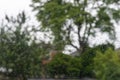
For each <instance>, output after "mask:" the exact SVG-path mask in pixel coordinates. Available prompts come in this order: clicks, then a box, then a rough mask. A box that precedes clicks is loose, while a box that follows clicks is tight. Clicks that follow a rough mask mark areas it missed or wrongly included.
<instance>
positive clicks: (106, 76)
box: [94, 48, 120, 80]
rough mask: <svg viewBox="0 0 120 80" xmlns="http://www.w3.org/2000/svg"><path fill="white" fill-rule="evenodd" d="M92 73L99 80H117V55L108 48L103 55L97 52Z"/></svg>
mask: <svg viewBox="0 0 120 80" xmlns="http://www.w3.org/2000/svg"><path fill="white" fill-rule="evenodd" d="M94 72H95V74H96V77H97V78H98V79H99V80H119V79H120V58H119V54H118V53H116V51H114V50H112V49H110V48H109V49H107V50H106V51H105V52H104V53H102V52H99V51H98V52H97V54H96V57H95V58H94Z"/></svg>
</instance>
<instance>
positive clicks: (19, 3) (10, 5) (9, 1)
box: [0, 0, 120, 47]
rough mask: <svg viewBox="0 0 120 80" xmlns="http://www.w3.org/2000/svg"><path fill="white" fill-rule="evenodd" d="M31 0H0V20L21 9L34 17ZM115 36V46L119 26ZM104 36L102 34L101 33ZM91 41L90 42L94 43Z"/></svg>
mask: <svg viewBox="0 0 120 80" xmlns="http://www.w3.org/2000/svg"><path fill="white" fill-rule="evenodd" d="M30 4H31V0H0V20H1V19H2V18H3V17H4V15H5V14H7V15H14V16H15V15H17V14H18V13H19V12H21V11H23V10H24V11H25V12H26V13H27V15H28V16H31V17H34V13H33V12H32V9H31V8H30V6H29V5H30ZM116 30H117V37H119V39H118V40H117V42H116V45H117V47H119V46H120V28H117V29H116ZM102 36H104V35H102ZM102 36H100V37H98V38H96V41H97V42H98V43H99V42H101V41H103V40H104V39H103V38H102ZM96 41H93V42H91V43H95V42H96Z"/></svg>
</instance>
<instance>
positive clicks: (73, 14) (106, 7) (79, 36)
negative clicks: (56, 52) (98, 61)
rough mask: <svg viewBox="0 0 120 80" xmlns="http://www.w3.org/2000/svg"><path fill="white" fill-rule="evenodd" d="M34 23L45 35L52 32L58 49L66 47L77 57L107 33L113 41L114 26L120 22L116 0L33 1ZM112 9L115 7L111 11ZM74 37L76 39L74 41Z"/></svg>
mask: <svg viewBox="0 0 120 80" xmlns="http://www.w3.org/2000/svg"><path fill="white" fill-rule="evenodd" d="M32 2H33V4H32V5H31V6H32V7H33V9H34V10H36V11H37V15H36V16H37V19H38V20H39V21H40V22H41V23H42V29H43V30H44V31H52V33H53V36H54V37H55V38H54V44H56V48H57V49H62V50H63V49H64V47H65V45H70V46H72V47H74V48H75V49H76V50H77V51H79V52H80V53H81V52H82V51H84V49H85V48H86V46H89V43H88V42H89V38H90V37H96V33H97V32H98V31H99V32H100V33H107V34H108V35H109V38H110V39H111V40H112V39H115V30H114V28H115V26H114V23H118V21H119V19H120V17H119V16H120V14H119V13H120V10H119V2H120V1H119V0H90V1H89V0H70V1H69V0H68V1H65V0H46V1H44V0H32ZM112 6H114V7H112ZM74 36H76V37H74ZM75 42H77V43H78V45H75V44H74V43H75Z"/></svg>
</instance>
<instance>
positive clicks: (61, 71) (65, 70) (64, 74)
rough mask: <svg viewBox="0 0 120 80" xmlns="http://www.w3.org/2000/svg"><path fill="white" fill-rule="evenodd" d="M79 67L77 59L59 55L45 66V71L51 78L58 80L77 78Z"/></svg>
mask: <svg viewBox="0 0 120 80" xmlns="http://www.w3.org/2000/svg"><path fill="white" fill-rule="evenodd" d="M81 66H82V65H81V63H80V59H79V58H74V57H71V56H69V55H66V54H61V53H60V54H57V55H56V56H55V57H54V58H53V60H52V61H51V62H50V63H49V64H47V67H46V69H47V72H48V73H49V74H48V75H49V76H51V77H52V78H55V76H57V77H58V78H79V77H80V69H81Z"/></svg>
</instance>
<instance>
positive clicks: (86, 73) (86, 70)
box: [79, 43, 114, 77]
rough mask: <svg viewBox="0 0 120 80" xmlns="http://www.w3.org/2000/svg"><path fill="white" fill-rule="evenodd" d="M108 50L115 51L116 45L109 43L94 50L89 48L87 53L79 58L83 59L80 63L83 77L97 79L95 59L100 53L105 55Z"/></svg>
mask: <svg viewBox="0 0 120 80" xmlns="http://www.w3.org/2000/svg"><path fill="white" fill-rule="evenodd" d="M108 48H111V49H112V50H114V45H113V44H110V43H107V44H101V45H98V46H95V47H93V48H89V47H88V48H87V49H86V51H85V52H84V53H83V54H81V55H80V56H79V57H80V59H81V61H80V63H81V64H82V67H81V73H80V76H81V77H95V74H94V71H93V70H94V57H96V54H97V52H98V51H100V52H102V53H104V52H105V51H106V50H107V49H108Z"/></svg>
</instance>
